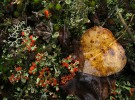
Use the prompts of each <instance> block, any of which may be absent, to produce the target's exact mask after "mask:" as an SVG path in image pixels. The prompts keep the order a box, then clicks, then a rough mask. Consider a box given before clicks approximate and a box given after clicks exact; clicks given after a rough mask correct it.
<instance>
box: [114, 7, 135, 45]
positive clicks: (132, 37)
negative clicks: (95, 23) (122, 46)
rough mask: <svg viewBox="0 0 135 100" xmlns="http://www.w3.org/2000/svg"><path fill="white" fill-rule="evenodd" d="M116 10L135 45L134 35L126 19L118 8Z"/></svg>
mask: <svg viewBox="0 0 135 100" xmlns="http://www.w3.org/2000/svg"><path fill="white" fill-rule="evenodd" d="M116 10H117V14H118V16H119V18H120V21H121V23H122V24H123V26H124V27H125V28H126V29H125V30H126V31H127V32H128V33H129V35H130V37H131V39H132V41H133V43H134V44H135V38H134V35H133V33H132V32H131V31H130V29H129V28H128V25H127V24H126V22H125V20H124V18H123V17H122V15H121V13H120V12H119V9H118V7H117V6H116Z"/></svg>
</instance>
